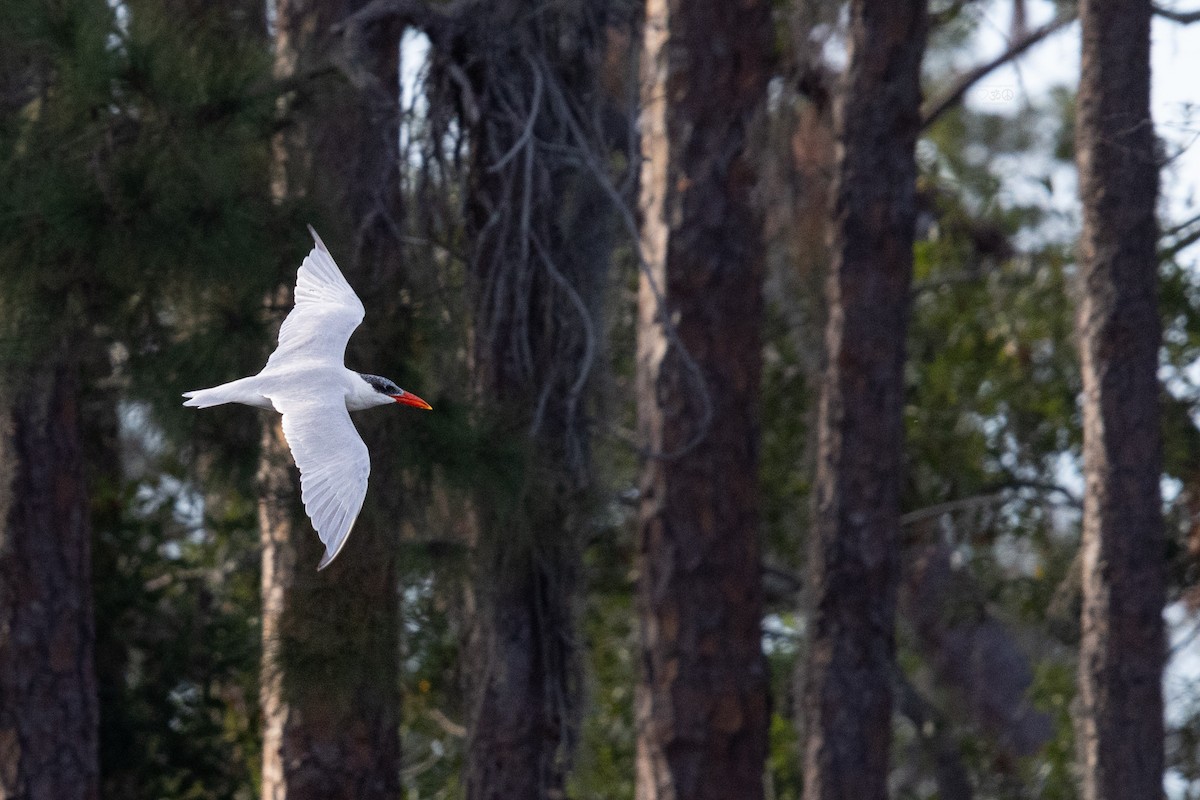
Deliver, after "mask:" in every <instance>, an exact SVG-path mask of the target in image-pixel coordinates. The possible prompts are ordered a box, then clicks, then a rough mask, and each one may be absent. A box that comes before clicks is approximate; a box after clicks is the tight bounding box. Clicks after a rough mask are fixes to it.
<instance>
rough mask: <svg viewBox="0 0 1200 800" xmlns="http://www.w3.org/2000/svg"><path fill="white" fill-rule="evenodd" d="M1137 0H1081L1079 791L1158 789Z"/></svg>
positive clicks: (1144, 98) (1148, 251)
mask: <svg viewBox="0 0 1200 800" xmlns="http://www.w3.org/2000/svg"><path fill="white" fill-rule="evenodd" d="M1151 13H1152V9H1151V4H1150V3H1149V2H1147V1H1146V0H1122V1H1121V2H1101V1H1100V0H1084V2H1082V3H1081V4H1080V17H1081V20H1082V32H1083V55H1082V71H1081V75H1080V85H1079V97H1078V115H1077V127H1076V157H1077V160H1078V167H1079V188H1080V197H1081V199H1082V201H1083V210H1084V213H1083V233H1082V236H1081V237H1080V247H1079V270H1080V290H1081V291H1080V307H1079V310H1078V315H1077V317H1076V329H1077V332H1078V335H1079V347H1080V357H1081V365H1082V372H1083V390H1084V391H1083V433H1084V445H1083V460H1084V475H1085V479H1086V484H1087V493H1086V495H1085V497H1084V511H1083V541H1082V552H1083V610H1082V635H1083V638H1082V642H1081V645H1080V659H1079V716H1078V740H1079V741H1078V746H1079V753H1080V760H1081V770H1082V777H1083V797H1084V798H1085V800H1125V799H1132V798H1151V797H1161V796H1162V791H1163V788H1162V780H1163V701H1162V690H1161V681H1162V669H1163V659H1164V653H1165V643H1164V635H1163V622H1162V609H1163V603H1164V591H1165V590H1164V580H1165V577H1164V572H1165V568H1164V559H1165V552H1164V533H1163V520H1162V510H1161V508H1162V507H1161V497H1160V489H1159V480H1160V477H1161V471H1162V442H1161V431H1160V425H1159V408H1158V393H1159V387H1158V380H1157V368H1158V348H1159V344H1160V340H1161V326H1160V321H1159V314H1158V298H1157V291H1158V289H1157V269H1158V262H1157V258H1156V255H1155V245H1156V239H1157V224H1156V221H1155V215H1154V211H1155V202H1156V200H1157V196H1158V164H1157V162H1156V157H1155V139H1154V125H1153V122H1152V120H1151V118H1150V17H1151Z"/></svg>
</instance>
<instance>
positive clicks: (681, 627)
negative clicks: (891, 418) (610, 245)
mask: <svg viewBox="0 0 1200 800" xmlns="http://www.w3.org/2000/svg"><path fill="white" fill-rule="evenodd" d="M770 41H771V18H770V4H769V3H766V2H743V3H736V4H734V3H725V2H721V1H720V0H705V1H704V2H690V3H689V2H680V1H679V0H651V2H650V3H649V4H648V6H647V17H646V23H645V33H644V47H645V50H644V62H643V63H644V65H645V69H646V78H645V79H644V83H643V95H642V103H643V112H642V151H643V157H644V158H645V159H646V160H645V162H644V165H643V168H642V176H641V181H642V183H641V213H642V232H641V237H642V251H643V253H644V255H645V258H646V262H647V264H646V266H647V269H646V270H645V271H644V272H643V274H642V276H641V284H640V288H639V294H638V362H637V370H638V416H639V427H640V436H641V439H642V441H644V442H645V443H646V445H647V447H648V449H649V450H650V451H651V455H650V457H649V458H648V459H647V461H646V463H645V466H644V468H643V473H642V479H641V490H642V500H641V508H640V522H639V545H638V550H639V566H638V598H639V599H638V604H639V612H640V615H641V622H642V676H641V683H640V685H639V688H638V700H637V723H638V755H637V797H638V798H639V800H692V799H693V798H695V799H699V798H712V800H718V798H719V799H720V800H740V798H747V800H753V799H754V798H759V797H762V793H763V783H762V772H763V761H764V758H765V755H766V733H767V714H768V709H767V706H768V703H767V674H766V664H765V660H764V658H763V654H762V645H761V628H760V617H761V614H762V587H761V576H760V563H759V540H758V522H759V519H758V513H759V512H758V448H759V420H758V388H759V379H760V372H761V353H760V349H761V340H760V328H761V322H762V308H763V305H762V303H763V300H762V278H763V253H762V245H761V241H760V239H761V236H762V231H761V222H760V218H759V215H758V213H757V211H756V210H755V209H754V208H753V207H752V204H751V200H750V192H751V189H752V187H753V185H754V181H755V176H754V172H753V168H752V166H751V164H750V162H749V160H748V158H747V157H746V155H745V149H746V146H747V129H748V128H749V126H750V124H751V121H752V120H753V118H754V117H755V115H756V114H757V113H759V112H760V110H761V108H762V105H763V101H764V99H765V88H766V81H767V77H768V62H767V59H768V56H769V52H770Z"/></svg>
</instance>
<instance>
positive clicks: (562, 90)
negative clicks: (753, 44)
mask: <svg viewBox="0 0 1200 800" xmlns="http://www.w3.org/2000/svg"><path fill="white" fill-rule="evenodd" d="M612 5H613V4H611V3H609V2H608V0H585V2H581V3H571V4H558V5H551V6H547V7H545V8H543V9H542V11H541V12H540V13H539V14H536V15H532V14H530V13H529V4H528V3H526V2H523V0H499V1H498V2H493V3H489V4H484V5H482V6H469V7H467V10H466V11H464V12H463V13H461V14H460V15H459V16H458V17H457V18H455V19H454V20H453V22H452V23H450V24H449V25H448V26H447V27H448V28H449V29H451V30H452V31H453V33H452V34H443V35H440V36H436V35H435V36H434V37H433V38H434V41H435V46H436V47H438V48H439V55H440V57H441V58H442V59H450V60H452V63H453V64H454V65H455V67H457V68H458V69H459V70H460V71H461V74H462V75H465V76H466V77H467V79H468V81H469V87H470V88H469V92H463V93H462V94H460V95H459V96H458V98H457V99H458V101H459V103H460V104H461V105H460V108H461V109H462V110H461V111H460V112H459V119H460V123H465V124H466V126H467V131H468V134H469V140H470V147H471V150H470V162H469V164H470V175H469V185H468V187H467V198H466V200H467V202H466V205H467V219H466V224H467V228H468V238H469V239H470V240H471V242H472V247H471V257H470V265H469V267H470V273H469V278H470V288H471V293H472V300H473V303H474V309H473V317H472V339H473V344H474V350H473V356H474V359H473V362H472V378H473V380H474V383H475V390H476V399H477V402H478V403H479V408H480V417H481V418H482V419H486V420H488V423H489V424H491V425H494V426H495V428H496V430H497V431H498V432H499V433H500V434H501V435H502V436H503V437H504V438H505V440H506V441H507V442H509V443H510V444H512V445H515V446H516V448H519V450H520V456H519V457H516V458H514V459H513V463H512V465H511V466H512V472H513V473H514V476H515V477H514V476H505V480H506V481H507V488H505V487H500V488H498V487H497V486H496V485H495V484H494V483H487V484H485V485H483V486H481V487H480V488H479V490H478V491H477V492H476V508H477V512H478V513H477V518H478V520H479V523H480V531H479V538H478V542H477V551H476V552H477V559H476V570H475V574H474V575H473V576H472V577H473V580H474V597H476V598H478V600H479V604H480V612H479V615H478V619H477V622H476V624H475V630H474V631H473V632H472V635H473V641H472V642H471V646H470V648H469V649H470V651H471V652H472V655H473V658H472V659H471V661H470V669H469V678H468V680H469V681H470V683H471V686H470V693H471V695H472V706H473V713H472V715H471V721H470V737H469V750H468V754H467V764H466V768H465V784H466V785H465V790H466V791H465V794H466V797H467V798H468V800H507V799H508V798H527V799H528V800H550V798H560V797H563V796H565V791H566V782H567V775H568V772H569V770H570V767H571V764H572V760H573V757H574V749H575V743H576V740H577V738H578V727H579V716H580V710H581V706H582V703H581V699H580V683H581V682H580V676H579V671H580V666H579V658H578V652H579V647H578V642H577V632H576V620H575V606H576V603H577V598H578V592H579V586H578V584H579V578H578V576H579V573H580V564H579V560H580V547H581V544H580V534H581V531H582V528H583V525H584V524H586V523H585V520H586V519H587V518H588V514H589V505H588V504H589V501H590V494H589V493H590V490H591V485H592V484H591V481H592V471H591V441H590V434H591V431H590V425H589V420H588V418H587V413H588V411H589V410H590V400H591V398H592V388H593V386H594V385H595V380H594V372H595V369H594V368H595V364H596V363H597V354H598V353H599V352H600V350H601V347H602V345H601V339H602V334H601V331H602V328H603V323H602V315H601V310H600V309H601V307H602V304H603V299H604V294H605V292H606V291H607V283H606V276H607V274H608V265H609V261H610V257H611V251H612V238H613V237H612V232H613V227H614V222H613V220H614V218H615V215H614V213H613V208H612V206H611V204H610V201H609V199H608V197H607V196H606V195H605V194H604V192H603V191H602V189H601V187H600V184H599V180H600V178H599V177H598V176H597V175H596V174H594V173H593V171H592V170H593V166H589V164H592V165H596V164H599V165H600V166H598V167H594V168H595V169H600V170H603V169H606V168H607V167H606V166H604V165H605V163H606V161H607V157H608V152H607V150H606V147H607V143H606V142H604V141H603V140H602V139H601V137H599V136H596V135H595V131H593V130H592V127H591V126H592V123H593V115H595V116H597V117H598V116H600V115H601V113H602V112H603V111H604V110H605V109H606V107H607V105H606V104H607V101H608V98H606V97H604V96H603V93H602V91H601V90H600V87H599V75H598V74H597V70H598V65H599V63H600V54H601V53H602V49H603V46H604V42H605V36H606V31H607V27H606V26H607V24H608V22H609V21H610V13H611V7H612ZM497 31H504V35H503V36H497V34H496V32H497ZM443 63H444V62H443ZM461 89H462V87H461V86H460V87H459V90H460V91H461ZM468 108H469V109H471V111H470V112H468V111H466V109H468Z"/></svg>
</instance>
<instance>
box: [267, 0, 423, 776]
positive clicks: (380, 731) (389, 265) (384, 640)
mask: <svg viewBox="0 0 1200 800" xmlns="http://www.w3.org/2000/svg"><path fill="white" fill-rule="evenodd" d="M363 5H365V2H362V0H279V2H278V3H277V6H276V15H275V72H276V77H278V78H280V79H287V80H294V81H296V82H297V85H298V86H299V87H300V88H299V89H298V95H297V96H294V97H292V98H291V100H292V104H291V106H290V107H289V109H288V114H289V125H288V126H287V127H286V128H285V129H284V131H283V132H282V133H281V134H280V135H279V136H278V137H277V139H276V140H275V142H274V145H273V148H274V178H273V181H274V184H273V187H272V188H273V192H274V194H275V196H276V198H277V199H279V200H280V201H290V202H296V201H305V202H308V203H311V204H312V206H313V207H314V208H316V209H318V210H319V211H320V212H322V219H323V220H325V221H326V222H328V223H329V225H330V228H327V230H326V232H325V239H326V241H327V242H329V243H330V244H331V246H334V247H335V251H334V252H335V256H336V257H337V258H338V261H339V264H340V266H341V267H342V269H343V271H344V272H345V274H346V276H347V279H348V280H349V281H350V283H351V285H353V286H355V287H356V288H358V290H359V293H360V294H361V295H362V296H363V298H364V303H365V304H366V305H367V307H368V308H373V309H375V312H376V314H378V315H379V317H377V319H387V318H388V315H387V314H386V312H384V311H383V310H382V309H381V308H380V305H378V304H377V303H376V302H375V301H376V300H379V296H380V295H384V296H389V295H390V297H389V299H390V300H391V301H392V302H394V301H395V296H396V295H398V294H399V289H398V288H397V281H399V280H400V278H401V276H402V274H403V273H402V270H401V268H400V264H399V257H400V248H399V243H398V242H397V241H396V239H395V237H394V236H393V235H392V233H391V231H392V227H391V224H392V223H393V222H394V220H393V219H392V217H393V215H395V214H397V213H398V207H399V196H398V191H399V176H398V173H397V169H398V167H397V160H398V144H397V141H398V140H397V138H396V125H397V124H398V123H397V122H396V115H395V113H394V112H395V109H394V103H395V99H394V98H395V89H396V82H397V71H396V63H397V58H398V52H397V48H398V40H399V31H398V30H397V29H396V28H395V27H394V26H382V27H380V28H378V29H377V30H376V31H374V33H373V35H372V37H371V38H370V40H369V42H368V52H369V54H370V57H371V63H370V64H368V65H366V67H365V69H366V73H367V74H368V75H370V76H372V77H373V78H374V79H375V80H377V81H378V82H379V83H378V85H372V86H371V87H369V89H365V90H363V91H359V90H358V89H356V88H355V87H352V86H349V85H347V83H346V82H345V81H344V80H341V79H340V78H339V77H337V76H336V75H334V73H333V69H332V60H333V59H334V57H335V55H336V53H337V52H338V51H337V50H336V49H335V48H340V42H339V41H338V39H337V38H336V37H334V35H333V34H332V33H331V32H330V29H331V27H332V26H333V25H334V24H336V23H338V22H340V21H341V20H343V19H344V18H345V17H346V16H347V15H348V14H350V13H353V12H354V11H355V10H357V9H358V8H360V7H362V6H363ZM389 87H390V89H391V94H390V95H389V94H388V91H389ZM372 90H374V91H372ZM351 232H352V233H353V236H348V235H338V234H346V233H351ZM339 240H340V241H342V242H345V243H346V245H345V247H344V249H341V250H340V251H339V250H338V249H337V247H336V245H335V243H336V242H338V241H339ZM351 243H352V244H353V246H350V245H351ZM297 263H298V262H297ZM293 269H294V267H293ZM293 274H294V273H293ZM288 289H290V287H288ZM289 297H290V291H288V290H281V297H280V298H279V299H280V300H284V301H285V302H284V303H283V304H284V305H287V304H288V303H287V302H286V300H287V299H288V298H289ZM403 330H404V328H403V326H400V325H395V324H394V325H391V326H378V325H377V326H376V328H374V329H371V330H370V331H369V332H367V329H366V326H364V331H360V332H359V335H358V336H356V337H355V340H354V342H353V344H352V345H351V348H350V351H351V352H350V353H349V354H348V359H347V360H348V362H350V363H354V362H356V361H357V360H359V359H360V358H361V360H362V361H363V362H364V363H370V364H371V365H372V369H378V370H379V371H384V367H386V366H387V365H388V364H389V363H390V364H392V365H393V366H395V365H396V360H397V356H396V353H397V352H403V348H402V347H398V346H397V345H396V343H395V341H392V340H391V339H394V338H396V337H398V336H399V335H400V334H401V333H402V332H403ZM376 365H378V366H376ZM393 374H397V373H395V372H393ZM377 428H378V426H377V425H372V424H371V423H370V422H368V423H367V425H366V426H365V429H364V439H366V440H367V443H368V446H369V447H370V446H371V444H372V441H373V439H375V438H377V437H376V434H378V433H379V431H378V430H377ZM262 441H263V444H262V457H261V462H260V469H259V480H260V489H261V495H260V502H259V521H260V530H261V536H262V543H263V573H262V595H263V668H262V677H261V703H262V711H263V725H264V729H263V788H262V794H263V797H264V798H270V800H284V798H286V799H287V800H297V799H303V798H322V799H325V798H338V797H341V798H396V797H399V795H400V741H399V726H400V696H399V655H400V654H399V640H398V636H399V595H398V591H397V586H396V578H397V576H396V549H397V548H396V545H397V543H398V542H397V540H396V535H397V534H396V527H395V526H394V525H393V524H392V523H394V514H392V515H389V514H383V513H380V512H379V511H378V509H377V508H376V506H377V504H378V503H380V502H384V501H385V498H383V497H382V496H381V495H379V494H378V493H376V494H374V495H372V494H371V493H368V496H367V505H366V506H365V507H364V509H363V512H362V514H361V515H360V517H359V521H358V524H357V525H356V526H355V531H354V534H353V537H352V539H351V542H350V544H349V545H347V547H346V549H345V551H344V552H343V553H342V554H341V555H340V556H339V557H338V559H337V561H335V562H334V563H333V564H332V565H331V566H330V567H329V568H328V569H326V570H324V571H323V572H320V573H318V572H316V564H317V562H318V561H319V559H320V553H321V548H320V546H319V542H318V539H317V536H316V533H315V532H314V531H313V530H312V527H311V525H309V523H308V521H307V520H306V519H305V518H304V516H303V514H302V513H301V512H300V503H299V491H298V475H297V473H296V470H295V467H294V465H293V463H292V460H291V457H290V455H289V453H288V449H287V444H286V440H285V439H284V437H283V433H282V430H281V427H280V424H279V418H278V417H276V416H272V417H271V418H270V419H269V420H268V421H267V422H266V427H265V429H264V432H263V440H262ZM381 450H383V451H385V449H383V448H380V447H379V446H376V447H373V448H372V451H373V452H380V451H381ZM381 469H382V471H384V472H387V471H388V467H387V465H381ZM383 482H384V483H386V481H383ZM380 483H381V481H380V480H379V479H378V475H376V476H375V480H373V484H374V485H376V486H378V485H379V484H380ZM389 517H391V519H388V518H389Z"/></svg>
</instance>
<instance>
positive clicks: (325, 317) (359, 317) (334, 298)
mask: <svg viewBox="0 0 1200 800" xmlns="http://www.w3.org/2000/svg"><path fill="white" fill-rule="evenodd" d="M308 230H309V232H310V233H311V234H312V236H313V241H314V242H315V244H314V246H313V249H312V251H311V252H309V254H308V256H307V257H306V258H305V259H304V263H303V264H301V265H300V271H299V273H298V274H297V275H296V291H295V300H296V307H295V308H293V309H292V311H291V313H289V314H288V315H287V319H285V320H284V321H283V325H282V326H281V327H280V329H279V346H278V347H277V348H276V349H275V352H274V353H272V354H271V357H270V358H269V359H268V360H267V366H268V367H272V366H274V367H279V366H281V365H284V364H286V363H288V362H289V361H293V360H295V361H301V360H303V361H304V362H306V363H309V364H313V363H318V364H330V365H334V366H339V367H340V366H342V365H343V363H344V361H345V357H346V343H347V342H348V341H350V334H352V333H354V329H355V328H357V327H358V326H359V324H360V323H361V322H362V321H363V317H364V316H365V314H366V311H365V309H363V304H362V301H361V300H359V299H358V295H356V294H355V293H354V290H353V289H352V288H350V284H349V283H347V282H346V278H345V277H344V276H343V275H342V272H341V270H339V269H338V266H337V264H336V263H334V260H333V256H331V255H330V254H329V250H327V249H326V248H325V243H324V242H322V241H321V237H320V236H317V232H316V231H314V230H313V229H312V226H311V225H310V226H309V228H308Z"/></svg>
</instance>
